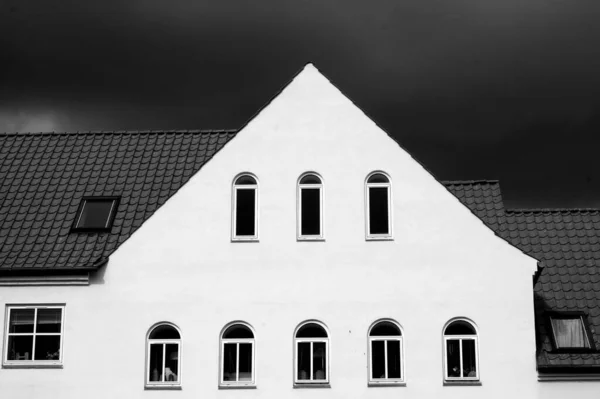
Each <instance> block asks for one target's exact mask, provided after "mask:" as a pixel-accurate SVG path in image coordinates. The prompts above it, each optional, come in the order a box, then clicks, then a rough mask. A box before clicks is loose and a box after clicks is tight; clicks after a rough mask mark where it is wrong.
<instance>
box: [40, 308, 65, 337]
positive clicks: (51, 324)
mask: <svg viewBox="0 0 600 399" xmlns="http://www.w3.org/2000/svg"><path fill="white" fill-rule="evenodd" d="M61 314H62V310H61V309H38V314H37V327H36V332H37V333H59V332H60V322H61Z"/></svg>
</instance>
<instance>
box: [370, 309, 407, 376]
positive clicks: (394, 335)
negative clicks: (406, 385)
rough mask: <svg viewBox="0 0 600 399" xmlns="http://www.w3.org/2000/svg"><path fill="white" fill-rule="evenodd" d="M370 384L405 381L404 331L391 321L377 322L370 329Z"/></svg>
mask: <svg viewBox="0 0 600 399" xmlns="http://www.w3.org/2000/svg"><path fill="white" fill-rule="evenodd" d="M369 354H370V357H369V360H370V362H369V370H370V372H369V382H370V383H401V382H403V381H404V364H403V363H404V362H403V359H404V356H403V348H402V331H401V330H400V326H399V325H398V324H397V323H396V322H394V321H391V320H382V321H379V322H376V323H375V324H374V325H373V326H371V328H370V329H369Z"/></svg>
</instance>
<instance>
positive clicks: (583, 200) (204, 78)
mask: <svg viewBox="0 0 600 399" xmlns="http://www.w3.org/2000/svg"><path fill="white" fill-rule="evenodd" d="M599 11H600V5H598V3H597V0H578V1H562V0H406V1H402V2H399V1H397V0H393V1H392V0H389V1H373V0H372V1H369V2H364V1H354V0H343V1H342V0H338V1H322V0H319V1H317V0H311V1H306V0H296V1H281V0H264V1H261V2H256V1H248V0H236V1H226V0H222V1H192V0H171V1H158V0H137V1H126V0H103V1H95V2H92V1H81V0H78V1H60V2H52V1H45V0H8V1H5V2H4V3H2V4H0V57H2V61H1V62H0V131H30V130H31V131H38V130H55V131H62V130H70V131H71V130H90V129H105V130H110V129H147V128H236V127H238V126H240V125H242V123H244V122H245V121H246V120H247V119H248V118H249V117H251V116H252V115H253V114H254V113H255V112H256V111H257V110H258V109H259V108H260V107H261V106H262V105H263V104H264V103H265V102H266V101H267V100H268V99H269V98H270V97H271V96H272V95H273V94H274V93H275V92H276V91H277V90H278V89H279V88H280V87H281V85H282V84H284V83H285V82H287V81H288V80H289V79H290V78H291V77H292V76H293V74H294V73H295V72H297V71H298V70H299V69H300V68H301V67H302V66H303V65H304V64H305V63H306V62H309V61H310V62H314V63H315V65H316V66H317V67H318V68H319V69H320V70H321V71H322V72H324V73H325V74H326V75H327V76H328V77H329V78H330V79H331V80H332V81H333V82H334V83H335V84H336V85H337V86H338V87H340V88H341V89H342V90H343V91H344V92H345V93H346V94H347V95H348V96H349V97H350V98H352V100H353V101H354V102H355V103H356V104H358V105H359V106H361V107H362V108H363V109H364V110H365V112H367V113H368V114H369V115H370V116H371V117H372V118H373V119H375V120H376V121H377V123H378V124H379V125H380V126H382V127H383V128H384V129H385V130H386V131H387V132H389V133H390V134H392V135H393V136H394V137H396V138H397V139H398V140H399V141H400V142H401V143H402V144H403V145H404V146H405V147H406V148H407V149H408V150H409V151H411V153H413V154H414V155H415V157H417V158H418V159H419V160H421V161H422V162H423V163H424V164H426V165H427V166H428V167H429V169H430V170H432V171H433V172H434V173H435V174H436V175H437V176H438V177H440V178H442V179H459V178H460V179H469V178H500V179H502V183H503V186H504V188H505V196H506V198H507V201H508V203H509V204H510V205H513V206H600V188H599V183H598V182H599V181H600V169H599V168H598V167H597V166H596V165H595V162H594V158H595V148H597V147H598V142H599V140H598V139H597V138H596V137H597V136H598V133H600V131H599V130H600V122H599V120H600V117H599V114H600V24H598V23H597V20H598V17H599V16H600V12H599Z"/></svg>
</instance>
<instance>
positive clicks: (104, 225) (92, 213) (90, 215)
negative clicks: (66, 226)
mask: <svg viewBox="0 0 600 399" xmlns="http://www.w3.org/2000/svg"><path fill="white" fill-rule="evenodd" d="M118 202H119V199H118V198H117V197H87V198H83V199H82V200H81V205H79V210H78V212H77V218H76V219H75V225H74V227H73V230H76V231H108V230H110V228H111V226H112V222H113V219H114V215H115V213H116V211H117V205H118Z"/></svg>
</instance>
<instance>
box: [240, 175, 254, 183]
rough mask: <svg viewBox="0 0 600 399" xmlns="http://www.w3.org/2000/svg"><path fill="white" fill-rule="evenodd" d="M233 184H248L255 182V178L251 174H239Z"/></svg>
mask: <svg viewBox="0 0 600 399" xmlns="http://www.w3.org/2000/svg"><path fill="white" fill-rule="evenodd" d="M235 184H237V185H249V184H256V179H255V178H254V177H252V176H248V175H245V176H240V177H238V179H237V180H236V181H235Z"/></svg>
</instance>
